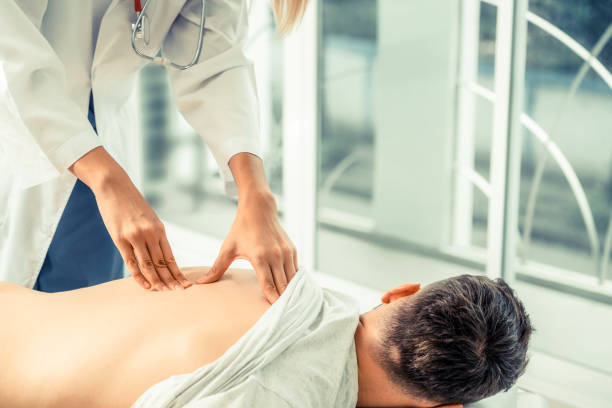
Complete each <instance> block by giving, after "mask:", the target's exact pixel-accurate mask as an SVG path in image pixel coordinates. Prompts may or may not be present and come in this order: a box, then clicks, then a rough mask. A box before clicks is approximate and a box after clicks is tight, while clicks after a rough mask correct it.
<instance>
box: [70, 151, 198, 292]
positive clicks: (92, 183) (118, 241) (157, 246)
mask: <svg viewBox="0 0 612 408" xmlns="http://www.w3.org/2000/svg"><path fill="white" fill-rule="evenodd" d="M70 170H71V171H72V172H73V173H74V174H75V175H76V176H77V177H79V178H80V179H81V180H82V181H83V182H84V183H85V184H87V185H88V186H89V187H90V188H91V189H92V191H93V192H94V195H95V196H96V202H97V203H98V208H99V209H100V214H101V215H102V220H103V221H104V225H105V226H106V229H107V230H108V232H109V234H110V236H111V238H112V240H113V242H114V243H115V245H116V246H117V248H118V249H119V252H120V253H121V256H122V257H123V260H124V262H125V264H126V265H127V267H128V270H129V271H130V273H131V274H132V276H133V277H134V279H136V282H138V284H139V285H140V286H142V287H143V288H145V289H151V288H152V289H155V290H168V289H183V288H186V287H189V286H190V285H191V283H190V282H189V281H188V280H187V278H185V276H184V275H183V274H182V273H181V271H180V270H179V268H178V266H177V264H176V262H175V260H174V256H173V255H172V250H171V248H170V244H169V243H168V239H167V238H166V232H165V230H164V225H163V224H162V222H161V221H160V220H159V218H158V217H157V215H156V214H155V212H154V211H153V209H152V208H151V206H150V205H149V204H148V203H147V201H146V200H145V199H144V197H143V196H142V194H140V192H139V191H138V189H137V188H136V186H134V184H133V183H132V181H131V180H130V178H129V176H128V175H127V174H126V173H125V171H123V169H121V167H120V166H119V165H118V164H117V163H116V162H115V161H114V160H113V159H112V157H110V155H109V154H108V153H107V152H106V151H105V150H104V149H103V148H101V147H99V148H96V149H94V150H92V151H90V152H89V153H87V154H86V155H85V156H83V157H82V158H81V159H79V160H78V161H77V162H75V164H74V165H73V166H72V167H71V168H70Z"/></svg>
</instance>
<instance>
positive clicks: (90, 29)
mask: <svg viewBox="0 0 612 408" xmlns="http://www.w3.org/2000/svg"><path fill="white" fill-rule="evenodd" d="M148 1H149V2H151V4H149V5H148V7H147V12H146V16H147V20H148V21H147V22H148V25H149V31H148V32H147V33H146V36H147V38H146V39H147V41H148V43H145V42H144V40H142V39H141V40H138V43H137V45H138V46H139V49H140V50H141V52H143V53H146V54H147V55H150V56H155V55H156V54H157V53H158V52H159V50H160V49H161V52H162V57H164V58H167V59H168V60H169V61H173V62H175V63H177V64H182V65H186V64H188V63H189V62H190V61H191V60H192V58H193V55H194V52H195V50H196V48H197V43H198V37H199V30H200V14H201V1H200V0H148ZM306 1H307V0H273V5H274V9H275V13H276V17H277V22H278V23H279V29H280V30H281V31H286V30H288V29H290V28H291V27H292V26H293V24H294V23H295V22H296V20H298V19H299V18H300V16H301V15H302V14H303V11H304V8H305V7H306ZM136 3H138V2H136ZM205 10H206V19H205V26H204V27H205V34H204V39H203V45H202V53H201V55H200V57H199V59H198V60H197V62H196V64H195V65H193V66H192V67H191V68H189V69H186V70H179V69H175V68H169V70H168V71H169V78H170V81H171V85H172V89H173V96H174V99H175V101H176V104H177V106H178V108H179V110H180V111H181V113H182V114H183V116H184V117H185V118H186V119H187V121H188V122H189V123H190V124H191V125H192V126H193V128H194V129H195V130H196V131H197V132H198V133H199V134H201V135H202V136H203V137H204V139H205V141H206V142H207V144H208V146H209V148H210V149H211V151H212V153H213V155H214V156H215V158H216V160H217V162H218V164H219V168H220V172H221V175H222V178H223V180H224V182H225V186H226V191H227V192H228V193H230V194H231V193H237V195H238V210H237V213H236V218H235V221H234V224H233V225H232V228H231V230H230V233H229V235H228V236H227V237H226V239H225V241H224V243H223V245H222V248H221V252H220V254H219V256H218V258H217V260H216V262H215V264H214V267H213V268H212V269H211V272H210V273H209V274H208V275H207V276H206V277H205V278H203V279H202V280H201V282H202V283H204V282H212V281H214V280H217V279H219V278H220V277H221V276H222V275H223V273H224V272H225V270H226V269H227V268H228V267H229V265H230V264H231V262H232V261H233V260H234V259H236V258H245V259H248V260H249V261H250V262H251V263H252V264H253V266H254V268H255V271H256V274H257V277H258V279H259V282H260V285H261V287H262V290H263V292H264V295H265V296H266V298H267V299H268V300H269V301H271V302H273V301H274V300H276V299H277V298H278V296H280V294H281V293H282V291H283V290H284V288H285V287H286V285H287V282H288V281H289V280H290V279H291V278H292V277H293V275H294V274H295V271H296V268H297V257H296V251H295V248H294V247H293V244H292V243H291V241H290V239H289V238H288V237H287V234H286V233H285V232H284V231H283V229H282V227H281V226H280V224H279V222H278V218H277V213H276V203H275V201H274V198H273V196H272V194H271V193H270V189H269V187H268V184H267V181H266V179H265V175H264V172H263V167H262V163H261V159H260V158H259V157H258V143H257V138H258V117H257V115H258V109H257V96H256V89H255V81H254V75H253V69H252V66H251V63H250V62H249V61H248V60H247V59H246V58H245V56H244V54H243V45H244V43H245V39H246V35H247V17H248V5H247V0H207V1H206V8H205ZM135 20H136V8H135V2H133V1H131V0H89V1H72V0H53V1H47V0H6V1H3V2H2V7H1V10H0V174H1V178H0V280H3V281H10V282H14V283H17V284H20V285H23V286H26V287H30V288H35V289H38V290H42V291H60V290H69V289H75V288H78V287H83V286H88V285H92V284H97V283H100V282H103V281H108V280H112V279H115V278H118V277H121V274H122V269H123V263H124V262H125V264H126V265H127V267H128V270H129V271H130V273H131V274H132V276H133V277H134V278H135V279H136V281H137V282H138V283H139V284H140V285H141V286H142V287H143V288H146V289H155V290H167V289H182V288H183V287H186V286H188V285H189V283H188V281H187V280H186V279H185V277H184V276H183V275H182V274H181V272H180V271H179V269H178V267H177V265H176V262H175V261H174V258H173V255H172V250H171V248H170V245H169V243H168V240H167V238H166V234H165V232H164V228H163V224H162V223H161V221H160V220H159V218H158V217H157V216H156V214H155V212H154V211H153V210H152V209H151V207H150V206H149V205H148V204H147V202H146V201H145V199H144V198H143V197H142V195H141V194H140V192H139V191H138V190H137V189H136V187H135V186H134V184H133V183H132V181H131V179H130V177H129V176H128V173H129V170H130V165H131V164H132V163H131V157H132V155H131V154H130V151H129V146H130V145H131V144H133V142H130V140H131V139H132V138H134V137H136V134H135V131H134V126H133V124H134V121H135V116H134V112H132V106H133V104H132V103H129V98H130V95H132V93H133V92H132V90H133V87H134V85H135V78H136V74H137V72H138V70H139V69H140V68H141V67H142V66H143V65H145V64H146V63H147V60H146V59H144V58H142V57H140V56H138V55H136V54H135V52H134V50H133V49H132V45H131V37H132V23H134V22H135ZM124 169H125V170H124Z"/></svg>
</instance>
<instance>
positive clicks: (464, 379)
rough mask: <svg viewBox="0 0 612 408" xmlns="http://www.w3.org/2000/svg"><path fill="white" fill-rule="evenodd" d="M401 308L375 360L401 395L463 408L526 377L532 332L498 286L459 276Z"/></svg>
mask: <svg viewBox="0 0 612 408" xmlns="http://www.w3.org/2000/svg"><path fill="white" fill-rule="evenodd" d="M404 301H405V306H404V305H400V307H399V308H398V310H397V311H396V312H394V315H393V316H392V317H391V318H390V320H389V321H388V323H387V326H388V327H387V332H386V334H385V337H384V340H383V342H382V347H381V349H380V350H381V351H380V359H381V361H382V365H383V367H384V368H385V369H386V370H387V372H388V373H389V377H390V378H391V380H392V381H393V382H394V383H395V384H397V385H399V386H400V387H401V389H403V390H404V391H405V392H406V393H409V394H410V395H413V396H415V397H417V398H422V399H426V400H430V401H437V402H439V403H442V404H460V403H464V404H465V403H470V402H475V401H478V400H480V399H483V398H486V397H489V396H491V395H493V394H496V393H497V392H499V391H502V390H504V391H507V390H508V389H509V388H510V387H512V385H513V384H514V383H515V382H516V380H517V378H518V377H520V376H521V375H522V374H523V372H524V371H525V366H526V365H527V356H526V353H527V346H528V343H529V337H530V335H531V332H532V330H533V329H532V327H531V323H530V321H529V316H528V315H527V313H526V312H525V308H524V306H523V304H522V303H521V301H520V300H518V299H517V297H516V296H515V294H514V292H513V290H512V289H511V288H510V287H509V286H508V284H507V283H506V282H504V281H503V280H502V279H496V280H491V279H489V278H486V277H483V276H470V275H463V276H458V277H454V278H450V279H446V280H443V281H440V282H436V283H434V284H433V285H430V286H427V287H426V288H425V289H423V290H422V291H421V292H419V293H417V294H416V295H414V297H412V298H410V299H406V300H404Z"/></svg>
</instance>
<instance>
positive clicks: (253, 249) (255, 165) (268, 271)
mask: <svg viewBox="0 0 612 408" xmlns="http://www.w3.org/2000/svg"><path fill="white" fill-rule="evenodd" d="M230 168H231V170H232V174H233V175H234V179H235V180H236V184H237V186H238V211H237V212H236V219H235V220H234V223H233V225H232V228H231V230H230V232H229V234H228V235H227V237H226V238H225V241H224V242H223V245H222V246H221V252H220V253H219V256H218V257H217V260H216V261H215V263H214V265H213V266H212V268H211V269H210V271H209V272H208V273H207V274H206V275H205V276H204V277H202V278H201V279H199V280H198V281H197V283H211V282H215V281H217V280H218V279H219V278H221V276H223V274H224V273H225V271H226V270H227V268H229V266H230V265H231V264H232V262H233V261H234V260H235V259H247V260H248V261H249V262H250V263H251V265H253V268H254V269H255V273H256V274H257V279H258V281H259V285H260V286H261V289H262V291H263V293H264V296H265V297H266V299H267V300H268V301H269V302H270V303H274V302H275V301H276V300H277V299H278V298H279V297H280V295H281V294H282V293H283V291H284V290H285V288H286V287H287V285H288V283H289V281H291V279H292V278H293V276H294V275H295V273H296V271H297V268H298V263H297V251H296V249H295V247H294V246H293V243H292V242H291V240H290V239H289V237H288V236H287V233H286V232H285V231H284V230H283V228H282V227H281V225H280V223H279V221H278V215H277V209H276V202H275V200H274V196H273V195H272V193H271V192H270V189H269V187H268V184H267V182H266V181H265V176H264V172H263V166H262V163H261V159H259V158H258V157H257V156H254V155H251V154H249V153H239V154H237V155H235V156H233V157H232V159H231V160H230Z"/></svg>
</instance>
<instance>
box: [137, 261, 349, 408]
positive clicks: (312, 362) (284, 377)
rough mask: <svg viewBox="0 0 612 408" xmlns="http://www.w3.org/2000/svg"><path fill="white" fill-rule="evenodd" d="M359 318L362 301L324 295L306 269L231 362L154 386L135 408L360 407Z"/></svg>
mask: <svg viewBox="0 0 612 408" xmlns="http://www.w3.org/2000/svg"><path fill="white" fill-rule="evenodd" d="M358 319H359V305H358V303H357V302H356V301H355V300H354V299H352V298H350V297H348V296H346V295H344V294H341V293H339V292H335V291H332V290H329V289H321V288H320V287H319V286H318V285H317V284H316V283H315V282H314V280H313V278H312V276H310V273H309V272H306V271H304V270H300V271H298V273H297V274H296V276H295V277H294V278H293V280H292V281H291V282H290V283H289V286H288V287H287V289H286V290H285V292H284V293H283V294H282V296H281V297H280V298H279V300H277V301H276V302H275V303H274V304H273V305H272V307H270V309H268V310H267V311H266V313H265V314H264V315H263V316H262V317H261V318H260V319H259V321H258V322H257V323H256V324H255V325H254V326H253V327H252V328H251V329H250V330H249V331H248V332H247V333H246V334H245V335H244V336H243V337H242V338H241V339H240V340H239V341H238V342H237V343H236V344H234V345H233V346H232V347H230V348H229V349H228V350H227V351H226V352H225V354H224V355H223V356H221V357H220V358H219V359H218V360H216V361H215V362H214V363H212V364H209V365H207V366H204V367H202V368H200V369H198V370H196V371H194V372H193V373H189V374H183V375H178V376H174V377H171V378H169V379H167V380H165V381H162V382H160V383H158V384H156V385H154V386H153V387H151V388H150V389H149V390H147V391H146V392H145V393H144V394H143V395H142V396H141V397H140V398H139V399H138V400H137V401H136V402H135V403H134V405H133V408H145V407H146V408H156V407H174V408H177V407H188V408H195V407H198V408H206V407H215V408H217V407H227V408H238V407H269V408H276V407H279V408H281V407H283V408H284V407H304V408H307V407H313V408H315V407H316V408H320V407H334V408H344V407H346V408H354V407H355V405H356V403H357V359H356V354H355V343H354V339H353V335H354V333H355V329H356V327H357V324H358ZM202 347H206V345H204V344H203V345H202Z"/></svg>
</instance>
